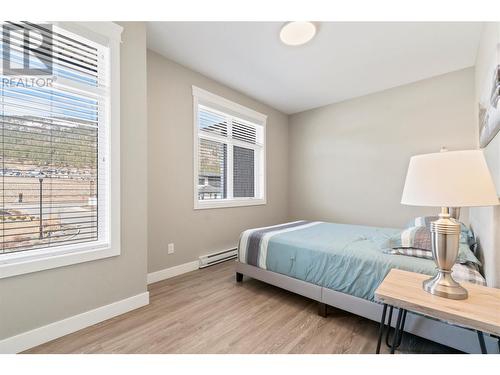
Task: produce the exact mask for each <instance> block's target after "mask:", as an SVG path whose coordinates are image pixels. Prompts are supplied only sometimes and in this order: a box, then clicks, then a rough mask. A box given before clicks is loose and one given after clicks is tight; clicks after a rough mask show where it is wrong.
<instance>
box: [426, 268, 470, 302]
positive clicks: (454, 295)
mask: <svg viewBox="0 0 500 375" xmlns="http://www.w3.org/2000/svg"><path fill="white" fill-rule="evenodd" d="M422 286H423V288H424V290H425V291H426V292H427V293H431V294H434V295H436V296H439V297H444V298H449V299H456V300H461V299H467V296H468V294H467V290H466V289H465V288H464V287H462V286H461V285H460V284H459V283H457V282H456V281H455V280H453V278H452V277H451V272H447V271H443V270H438V273H437V275H436V276H434V277H432V278H430V279H427V280H425V281H424V282H423V283H422Z"/></svg>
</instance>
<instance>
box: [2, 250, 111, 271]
mask: <svg viewBox="0 0 500 375" xmlns="http://www.w3.org/2000/svg"><path fill="white" fill-rule="evenodd" d="M117 255H120V248H119V246H115V247H112V246H110V245H109V244H107V243H94V244H84V245H81V244H80V245H71V246H61V247H57V248H52V249H41V250H33V251H27V252H25V253H24V254H22V253H12V254H0V279H4V278H7V277H12V276H17V275H23V274H27V273H32V272H38V271H43V270H49V269H53V268H58V267H64V266H69V265H72V264H78V263H83V262H90V261H92V260H97V259H103V258H108V257H113V256H117Z"/></svg>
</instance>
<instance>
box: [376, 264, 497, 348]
mask: <svg viewBox="0 0 500 375" xmlns="http://www.w3.org/2000/svg"><path fill="white" fill-rule="evenodd" d="M428 278H429V276H428V275H422V274H420V273H414V272H408V271H403V270H399V269H392V270H391V271H390V272H389V274H388V275H387V276H386V277H385V279H384V281H383V282H382V284H380V286H379V287H378V288H377V290H376V291H375V300H376V301H378V302H382V303H383V304H384V308H383V310H382V317H381V320H380V328H379V337H378V343H377V354H378V353H380V346H381V343H382V339H383V336H384V333H385V331H386V315H387V309H388V307H389V309H390V311H389V320H388V322H389V323H388V325H387V328H388V329H387V331H389V330H390V329H389V328H390V319H391V316H392V311H393V309H394V308H396V309H398V310H399V312H398V317H397V321H396V327H395V331H394V336H393V340H392V345H390V347H391V353H394V351H395V349H396V348H397V347H398V346H399V344H400V343H401V339H402V336H403V333H404V325H405V320H406V314H407V312H408V311H410V312H412V313H416V314H421V315H424V316H427V317H430V318H433V319H438V320H441V321H443V322H446V323H448V324H453V325H458V326H460V327H464V328H468V329H471V330H474V331H476V332H477V335H478V341H479V345H480V347H481V352H482V353H486V345H485V343H484V336H483V333H487V334H489V335H491V336H494V337H496V338H497V339H498V340H499V350H500V338H499V337H500V289H496V288H488V287H485V286H481V285H476V284H469V283H462V285H463V286H464V287H465V288H466V289H467V291H468V292H469V298H467V299H465V300H452V299H447V298H442V297H438V296H435V295H432V294H429V293H427V292H425V291H424V290H423V289H422V282H423V281H424V280H426V279H428ZM387 335H388V332H387ZM387 342H388V340H387Z"/></svg>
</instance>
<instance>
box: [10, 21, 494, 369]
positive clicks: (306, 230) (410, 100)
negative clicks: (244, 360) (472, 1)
mask: <svg viewBox="0 0 500 375" xmlns="http://www.w3.org/2000/svg"><path fill="white" fill-rule="evenodd" d="M153 17H154V15H153ZM332 17H333V16H332ZM7 18H9V19H18V18H20V17H19V16H17V17H16V16H15V13H13V14H12V16H11V17H10V16H9V17H7ZM27 18H28V17H27ZM42 18H47V19H49V18H53V17H49V16H47V17H42ZM118 18H119V17H118ZM135 18H136V17H135ZM224 18H225V19H228V20H227V21H221V18H217V17H215V19H216V20H217V22H201V20H204V18H203V17H194V19H195V20H191V21H189V20H188V19H187V18H182V17H181V19H182V20H183V21H185V22H173V21H156V20H154V19H153V20H151V16H150V17H143V18H140V19H139V20H141V22H132V21H127V22H120V21H117V22H111V21H109V20H111V19H117V18H115V16H112V15H109V16H107V17H105V18H104V19H106V20H107V21H103V20H100V21H99V22H97V21H94V22H83V21H81V20H72V21H66V22H47V23H44V22H15V21H14V22H5V23H2V27H3V43H2V59H3V64H2V68H3V70H2V72H3V73H2V91H1V95H2V135H1V137H2V143H1V144H2V151H3V152H2V161H3V166H2V194H3V195H2V198H3V201H2V223H3V224H2V229H1V230H2V239H3V242H2V245H3V246H2V251H1V252H0V304H1V306H0V321H1V324H0V353H29V354H34V353H41V354H50V353H61V354H62V353H115V354H117V353H124V354H132V353H142V354H153V353H155V354H183V353H190V354H212V353H214V354H215V353H217V354H247V353H248V354H263V353H273V354H274V353H275V354H288V353H290V354H292V353H294V354H320V353H321V354H375V353H376V352H378V351H380V352H381V353H382V354H389V353H391V352H395V353H396V354H417V353H425V354H431V353H439V354H451V353H489V354H495V353H498V352H499V350H500V339H499V336H500V321H499V319H500V314H499V313H498V311H499V309H500V293H499V291H498V290H499V289H498V288H500V252H499V251H498V248H499V245H500V243H499V242H500V231H499V229H498V228H499V227H500V224H499V220H500V219H499V217H500V215H499V211H498V210H499V208H498V207H495V206H496V205H498V192H500V159H499V158H500V149H499V147H500V135H498V134H497V132H498V129H499V128H500V121H499V116H498V112H497V104H498V95H499V91H498V90H500V71H499V70H498V69H499V64H500V23H499V22H497V21H496V22H493V21H491V22H486V21H484V20H486V19H489V17H486V16H480V17H476V18H477V19H475V20H473V22H465V21H463V19H462V21H461V22H459V20H457V19H451V20H449V21H443V20H442V21H440V22H418V21H422V20H428V19H429V18H428V17H427V18H426V17H425V16H424V17H422V18H421V19H416V20H412V21H409V20H407V18H406V17H404V16H401V15H400V16H395V17H394V18H396V19H397V20H400V22H374V21H377V20H374V19H371V20H370V21H371V22H368V21H366V22H340V20H338V21H337V20H336V19H335V18H329V17H326V19H323V18H325V17H324V16H323V17H320V16H318V15H316V16H311V17H310V19H314V20H317V21H314V22H312V21H310V22H309V21H308V22H305V21H304V22H289V20H291V19H296V18H297V17H292V16H290V17H285V16H281V17H278V16H276V15H275V16H274V18H271V19H269V20H267V21H264V20H263V19H262V18H261V17H258V16H257V17H256V18H255V20H253V21H252V22H239V21H240V20H241V18H239V17H237V16H236V17H223V19H224ZM298 18H300V17H298ZM361 18H362V19H365V18H363V17H361ZM31 19H40V17H33V18H31ZM59 19H66V20H68V19H72V18H71V17H69V18H68V16H66V17H65V16H64V15H62V16H60V17H59ZM88 19H91V18H88ZM122 19H132V17H130V18H129V17H123V18H122ZM272 19H274V21H272ZM276 19H278V20H280V21H275V20H276ZM352 19H354V18H351V20H352ZM358 19H359V18H358ZM443 19H446V18H443ZM402 20H405V21H404V22H403V21H402ZM378 21H389V20H388V19H387V18H384V17H381V18H380V19H379V20H378ZM25 33H28V36H29V37H31V38H34V40H35V41H36V42H38V44H37V45H36V47H33V45H31V46H30V45H29V44H28V47H26V45H25V44H26V41H25V39H27V37H26V35H25ZM23 43H24V44H23ZM26 51H29V53H30V54H31V55H30V57H29V58H28V60H29V61H28V64H27V65H23V63H25V60H23V59H25V56H24V55H23V54H22V53H21V52H26ZM37 59H38V60H37ZM12 61H13V62H12ZM30 63H31V64H33V66H30ZM48 63H50V64H48ZM16 64H17V65H16ZM33 67H34V68H33ZM47 70H48V71H47ZM29 77H36V79H35V80H33V81H30V80H29V79H28V78H29ZM456 186H459V188H456ZM441 207H443V209H441ZM457 208H460V209H459V210H457ZM439 214H440V216H438V215H439ZM437 268H439V270H440V271H439V272H437V271H436V269H437ZM410 272H411V273H410ZM435 275H438V276H439V277H440V278H439V279H437V278H434V279H430V280H431V281H425V280H427V279H429V278H430V277H434V276H435ZM454 280H455V281H456V282H458V283H459V284H460V285H458V284H455V281H454ZM386 318H387V319H386ZM387 322H389V323H390V325H391V326H392V327H393V328H392V329H391V328H388V327H387V324H386V323H387ZM16 357H21V358H22V357H23V356H16ZM333 357H337V356H333ZM366 357H369V356H366ZM383 357H384V358H387V357H388V356H385V355H384V356H383ZM490 357H496V358H498V356H490ZM387 360H388V359H387Z"/></svg>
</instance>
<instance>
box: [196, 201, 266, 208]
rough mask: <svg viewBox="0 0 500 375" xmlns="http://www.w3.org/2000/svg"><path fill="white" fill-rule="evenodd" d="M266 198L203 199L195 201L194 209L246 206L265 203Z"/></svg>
mask: <svg viewBox="0 0 500 375" xmlns="http://www.w3.org/2000/svg"><path fill="white" fill-rule="evenodd" d="M266 203H267V201H266V199H219V200H215V199H214V200H204V201H199V200H198V201H195V202H194V209H195V210H205V209H212V208H230V207H246V206H259V205H265V204H266Z"/></svg>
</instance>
